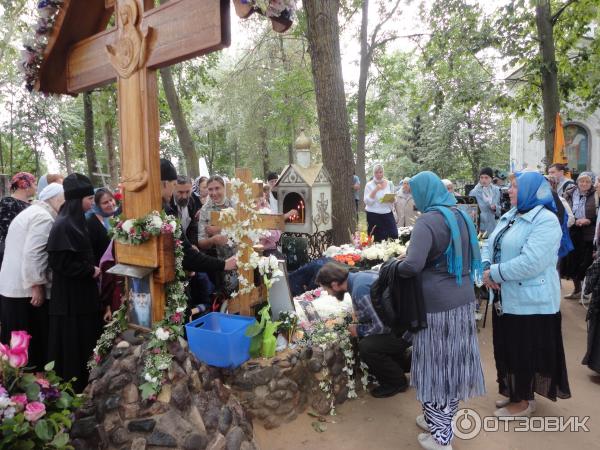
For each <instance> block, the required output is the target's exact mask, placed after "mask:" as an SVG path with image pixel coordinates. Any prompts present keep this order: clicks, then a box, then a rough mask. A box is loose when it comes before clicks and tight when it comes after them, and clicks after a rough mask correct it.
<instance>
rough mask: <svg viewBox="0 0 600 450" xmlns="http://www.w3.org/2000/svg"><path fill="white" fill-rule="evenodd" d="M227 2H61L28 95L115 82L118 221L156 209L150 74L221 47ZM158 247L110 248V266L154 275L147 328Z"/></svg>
mask: <svg viewBox="0 0 600 450" xmlns="http://www.w3.org/2000/svg"><path fill="white" fill-rule="evenodd" d="M229 2H230V0H171V1H169V2H167V3H165V4H163V5H161V6H158V7H154V0H85V1H81V0H65V1H64V3H63V6H62V11H61V13H60V14H59V15H58V17H57V22H56V24H55V29H54V30H53V33H52V35H50V36H49V41H48V47H47V54H46V55H45V60H44V62H43V63H42V67H41V69H40V79H39V81H38V84H37V86H36V88H37V89H38V90H40V91H42V92H50V93H68V94H77V93H80V92H84V91H88V90H90V89H92V88H95V87H98V86H101V85H104V84H108V83H110V82H113V81H115V80H116V81H117V84H118V111H119V129H120V141H121V142H120V144H121V146H120V148H121V184H122V186H123V195H124V201H123V214H124V216H125V217H126V218H138V217H142V216H144V215H146V214H148V213H149V212H151V211H155V210H156V211H158V210H161V209H162V198H161V189H160V183H159V181H160V164H159V156H160V153H159V125H160V123H159V116H158V90H157V76H156V71H157V69H159V68H161V67H165V66H169V65H172V64H175V63H177V62H180V61H183V60H186V59H190V58H193V57H196V56H199V55H202V54H206V53H210V52H212V51H215V50H219V49H222V48H224V47H227V46H228V45H229V43H230V30H229ZM113 12H114V19H115V20H114V22H115V26H114V27H112V28H109V29H106V30H105V31H100V32H97V33H96V34H92V35H90V34H91V33H90V31H92V33H93V32H95V31H93V30H102V29H103V28H106V25H107V24H108V22H109V20H110V18H111V16H112V15H113ZM82 33H87V35H85V34H83V36H82ZM82 37H85V38H83V39H82ZM165 240H166V239H165V238H164V237H161V239H153V240H151V241H150V242H149V243H145V244H143V245H141V246H124V245H117V247H116V254H117V260H118V262H120V263H125V264H132V265H139V266H144V267H153V268H157V269H158V270H157V271H156V272H155V275H154V277H153V281H152V285H151V293H152V320H153V321H158V320H161V319H162V318H163V316H164V309H165V291H164V283H165V282H167V281H170V279H172V278H173V276H174V272H173V270H172V269H173V261H172V259H173V257H174V256H173V250H172V245H171V244H169V243H168V242H164V241H165ZM169 253H170V254H169Z"/></svg>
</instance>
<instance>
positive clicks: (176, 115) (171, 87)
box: [160, 67, 212, 178]
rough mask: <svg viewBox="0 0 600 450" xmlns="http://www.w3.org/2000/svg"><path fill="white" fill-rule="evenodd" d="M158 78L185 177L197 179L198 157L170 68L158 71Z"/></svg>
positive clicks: (198, 173) (198, 170) (198, 172)
mask: <svg viewBox="0 0 600 450" xmlns="http://www.w3.org/2000/svg"><path fill="white" fill-rule="evenodd" d="M160 78H161V80H162V84H163V88H164V90H165V96H166V97H167V103H168V104H169V109H170V110H171V118H172V119H173V123H174V124H175V131H176V132H177V138H178V139H179V145H180V146H181V150H182V151H183V156H184V158H185V165H186V167H187V175H188V176H190V177H192V178H197V177H198V176H199V175H200V169H199V167H198V155H197V154H196V149H195V148H194V141H193V140H192V135H191V134H190V129H189V127H188V124H187V122H186V120H185V116H184V114H183V110H182V109H181V103H180V102H179V96H178V95H177V90H176V89H175V83H174V82H173V75H172V73H171V68H170V67H165V68H162V69H160ZM211 173H212V172H211Z"/></svg>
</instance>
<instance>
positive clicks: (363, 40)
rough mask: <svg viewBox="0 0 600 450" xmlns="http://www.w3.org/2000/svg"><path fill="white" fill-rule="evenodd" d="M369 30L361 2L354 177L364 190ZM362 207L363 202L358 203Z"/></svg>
mask: <svg viewBox="0 0 600 450" xmlns="http://www.w3.org/2000/svg"><path fill="white" fill-rule="evenodd" d="M368 29H369V0H363V2H362V22H361V26H360V69H359V76H358V94H357V95H358V98H357V100H356V175H358V177H359V178H360V185H361V187H362V188H363V189H364V187H365V185H366V182H367V181H366V180H367V176H366V174H365V140H366V134H367V125H366V118H365V116H366V110H367V78H368V76H369V66H370V65H371V61H370V58H369V44H368V39H367V38H368ZM359 204H360V205H361V207H362V204H363V202H359Z"/></svg>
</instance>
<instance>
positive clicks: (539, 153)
mask: <svg viewBox="0 0 600 450" xmlns="http://www.w3.org/2000/svg"><path fill="white" fill-rule="evenodd" d="M563 121H564V123H563V125H564V126H568V125H569V124H575V125H579V126H580V127H582V128H584V129H585V130H586V131H587V134H588V136H587V137H588V151H589V152H590V158H589V161H590V168H591V170H592V171H593V172H594V173H596V174H600V111H596V112H595V113H594V114H592V115H590V116H589V117H587V118H586V119H584V120H580V119H578V120H572V121H567V120H566V119H565V118H563ZM537 135H538V133H537V125H536V124H535V123H533V122H530V121H527V120H526V119H524V118H520V117H519V118H513V120H512V122H511V130H510V163H511V170H522V169H524V168H528V169H534V170H535V169H537V168H538V167H539V168H542V167H543V163H542V160H543V158H544V142H543V141H540V140H539V139H538V137H537Z"/></svg>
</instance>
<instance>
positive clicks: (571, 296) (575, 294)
mask: <svg viewBox="0 0 600 450" xmlns="http://www.w3.org/2000/svg"><path fill="white" fill-rule="evenodd" d="M579 297H581V291H578V292H575V291H573V292H571V293H570V294H569V295H565V297H564V298H565V299H566V300H577V299H578V298H579Z"/></svg>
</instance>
